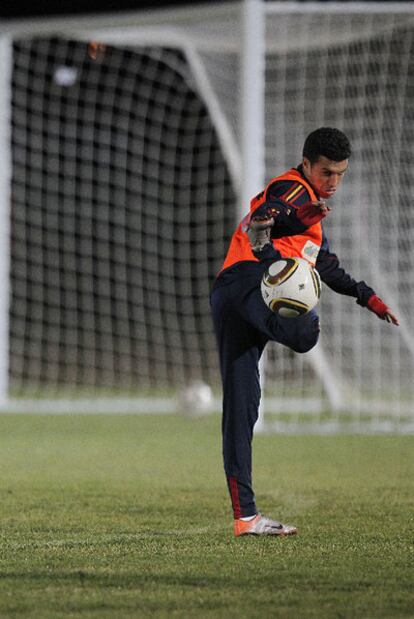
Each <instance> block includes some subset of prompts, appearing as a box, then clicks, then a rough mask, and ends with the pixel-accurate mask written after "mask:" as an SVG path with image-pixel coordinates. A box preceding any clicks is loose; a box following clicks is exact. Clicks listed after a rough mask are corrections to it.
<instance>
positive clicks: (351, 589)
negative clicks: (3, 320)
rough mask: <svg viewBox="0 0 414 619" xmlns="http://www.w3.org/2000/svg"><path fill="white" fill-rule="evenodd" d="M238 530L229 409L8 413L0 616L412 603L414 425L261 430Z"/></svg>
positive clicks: (205, 613)
mask: <svg viewBox="0 0 414 619" xmlns="http://www.w3.org/2000/svg"><path fill="white" fill-rule="evenodd" d="M254 446H255V452H254V453H255V469H254V470H255V486H256V492H257V499H258V503H259V506H260V508H261V509H262V510H263V511H264V512H265V513H268V514H269V515H271V516H275V517H280V518H281V519H285V520H287V521H288V522H291V523H294V524H296V525H297V526H298V527H299V528H300V535H299V536H298V537H297V538H285V539H269V538H241V539H237V540H236V539H234V538H233V537H232V530H231V516H230V509H229V501H228V498H227V493H226V489H225V484H224V477H223V474H222V464H221V449H220V420H219V418H218V417H216V416H212V417H209V418H207V419H197V420H191V421H189V420H186V419H184V418H181V417H178V416H175V417H172V416H171V417H170V416H159V417H158V416H157V417H155V416H154V417H149V416H148V417H145V416H142V417H139V416H135V417H134V416H118V417H117V416H102V417H99V416H71V417H69V416H68V417H62V416H37V417H36V416H32V417H31V416H13V415H4V416H0V471H1V514H2V515H1V523H2V526H1V552H0V574H1V578H0V617H1V619H5V618H9V617H33V618H34V617H35V618H36V619H37V618H40V619H43V618H44V619H49V618H50V619H52V618H53V619H60V618H65V619H66V618H69V617H82V618H85V619H86V618H92V617H93V618H99V619H106V618H108V619H109V618H111V619H118V618H121V619H124V618H125V619H129V618H137V617H143V618H146V617H157V618H158V617H165V618H167V617H180V618H181V617H182V618H185V619H186V618H188V617H190V618H191V617H194V618H196V617H197V618H203V617H207V618H217V617H223V618H224V617H226V618H236V617H237V618H238V619H241V618H246V619H251V618H256V617H257V618H259V617H260V618H267V617H271V618H273V617H275V618H279V617H280V618H283V619H284V618H287V619H290V618H292V619H293V618H294V619H302V618H307V617H313V618H318V619H323V618H331V617H332V618H338V619H339V618H348V617H349V618H363V619H370V618H372V619H374V618H398V617H400V618H402V617H414V550H413V548H414V543H413V538H414V536H413V524H414V519H413V507H414V458H413V454H414V437H401V436H381V437H378V436H375V437H374V436H371V437H368V436H365V437H364V436H356V437H352V436H339V437H314V436H313V437H303V436H297V437H295V436H258V437H256V439H255V443H254Z"/></svg>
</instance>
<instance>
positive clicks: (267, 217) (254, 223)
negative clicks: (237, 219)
mask: <svg viewBox="0 0 414 619" xmlns="http://www.w3.org/2000/svg"><path fill="white" fill-rule="evenodd" d="M274 223H275V219H274V217H273V215H272V214H271V213H270V212H265V213H262V214H261V215H256V216H253V217H252V218H251V219H250V221H249V223H248V225H247V227H248V229H249V230H266V229H267V228H271V227H272V226H273V224H274Z"/></svg>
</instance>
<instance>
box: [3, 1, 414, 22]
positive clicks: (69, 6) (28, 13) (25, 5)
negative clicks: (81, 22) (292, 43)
mask: <svg viewBox="0 0 414 619" xmlns="http://www.w3.org/2000/svg"><path fill="white" fill-rule="evenodd" d="M230 1H231V0H220V1H217V2H215V0H180V1H179V2H177V1H175V2H174V1H172V0H151V1H150V0H86V1H85V0H32V1H31V2H29V1H28V0H0V18H5V19H13V18H21V17H32V16H33V17H42V16H45V17H46V16H53V15H65V14H67V15H70V14H72V15H76V14H78V15H80V14H86V13H114V12H121V11H134V10H137V9H145V8H148V9H156V8H160V9H161V8H165V7H171V6H194V5H197V4H208V3H210V4H223V3H224V2H230ZM303 1H305V2H306V0H303ZM320 1H321V3H322V2H324V1H326V0H320ZM328 1H329V0H328ZM370 1H373V2H375V0H370ZM400 1H401V0H400ZM403 1H404V0H403ZM405 1H406V2H411V1H412V0H405Z"/></svg>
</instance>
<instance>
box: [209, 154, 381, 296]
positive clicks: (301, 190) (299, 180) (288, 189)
mask: <svg viewBox="0 0 414 619" xmlns="http://www.w3.org/2000/svg"><path fill="white" fill-rule="evenodd" d="M318 199H319V196H318V195H317V193H316V191H315V190H314V189H313V187H312V185H311V184H310V183H309V181H308V180H307V179H306V178H305V176H304V175H303V172H302V166H299V167H298V168H292V169H291V170H288V171H287V172H285V173H284V174H282V175H280V176H278V177H276V178H274V179H272V180H271V181H270V183H269V184H268V185H267V186H266V188H265V189H264V191H262V192H261V193H259V194H258V195H257V196H255V197H254V198H253V199H252V200H251V204H250V212H249V213H248V214H247V215H246V216H245V217H244V218H243V219H242V221H241V222H240V224H239V226H238V227H237V229H236V231H235V233H234V235H233V237H232V239H231V242H230V246H229V249H228V252H227V255H226V258H225V260H224V263H223V266H222V269H221V271H220V273H219V275H218V278H217V281H216V284H217V285H220V280H223V281H224V279H226V280H227V279H228V277H229V275H231V273H232V272H233V273H234V274H236V273H237V275H238V276H240V275H241V276H243V273H245V272H246V269H248V270H251V269H252V266H253V265H252V263H258V265H257V266H259V264H260V263H263V262H264V261H265V262H266V263H270V262H273V261H275V260H279V259H280V258H289V257H295V256H300V257H303V258H305V259H307V260H308V261H309V262H310V263H311V264H313V265H314V266H315V268H316V269H317V271H318V272H319V274H320V276H321V279H322V281H323V282H324V283H325V284H326V285H327V286H329V287H330V288H331V289H332V290H334V291H335V292H338V293H340V294H344V295H349V296H352V297H355V298H356V299H357V302H358V303H359V304H360V305H363V306H365V305H366V304H367V302H368V299H369V297H370V296H371V295H372V294H374V291H373V289H372V288H370V287H369V286H367V285H366V284H365V282H357V281H355V280H354V279H353V278H352V277H351V276H350V275H349V274H348V273H347V272H346V271H345V270H344V269H343V268H342V267H341V266H340V264H339V260H338V257H337V256H336V255H335V254H333V253H332V252H331V251H330V249H329V243H328V239H327V237H326V235H325V232H324V230H323V227H322V223H321V222H319V223H317V224H314V225H313V226H310V227H309V228H307V229H306V230H305V231H304V232H303V233H301V234H294V235H288V236H280V233H279V230H278V218H277V217H276V218H275V224H274V226H273V228H272V243H273V247H269V248H268V249H267V250H264V252H263V256H261V257H260V259H259V258H258V257H257V256H255V255H254V254H253V252H252V249H251V246H250V243H249V239H248V236H247V224H248V222H249V221H250V217H251V216H252V214H253V213H255V214H256V215H257V214H259V213H260V211H266V210H267V209H269V208H271V207H272V204H273V205H274V204H275V202H278V201H281V202H283V203H284V204H288V205H289V206H292V207H293V208H297V207H299V206H302V205H303V204H306V203H307V202H309V201H314V200H318ZM249 265H250V266H249ZM233 267H236V268H233ZM253 270H255V269H254V268H253ZM224 274H226V275H225V277H224Z"/></svg>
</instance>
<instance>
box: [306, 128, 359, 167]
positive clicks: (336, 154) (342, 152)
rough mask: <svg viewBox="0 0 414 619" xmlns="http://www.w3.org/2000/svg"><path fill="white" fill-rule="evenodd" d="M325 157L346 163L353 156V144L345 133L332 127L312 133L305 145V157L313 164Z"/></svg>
mask: <svg viewBox="0 0 414 619" xmlns="http://www.w3.org/2000/svg"><path fill="white" fill-rule="evenodd" d="M321 155H323V156H324V157H326V158H327V159H330V160H331V161H344V159H349V157H350V156H351V144H350V142H349V140H348V138H347V137H346V135H345V133H343V132H342V131H339V129H334V128H332V127H321V128H320V129H316V130H315V131H312V133H310V134H309V135H308V137H307V138H306V140H305V144H304V145H303V156H304V157H306V158H307V159H309V161H310V162H311V163H315V162H316V161H318V159H319V157H320V156H321Z"/></svg>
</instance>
